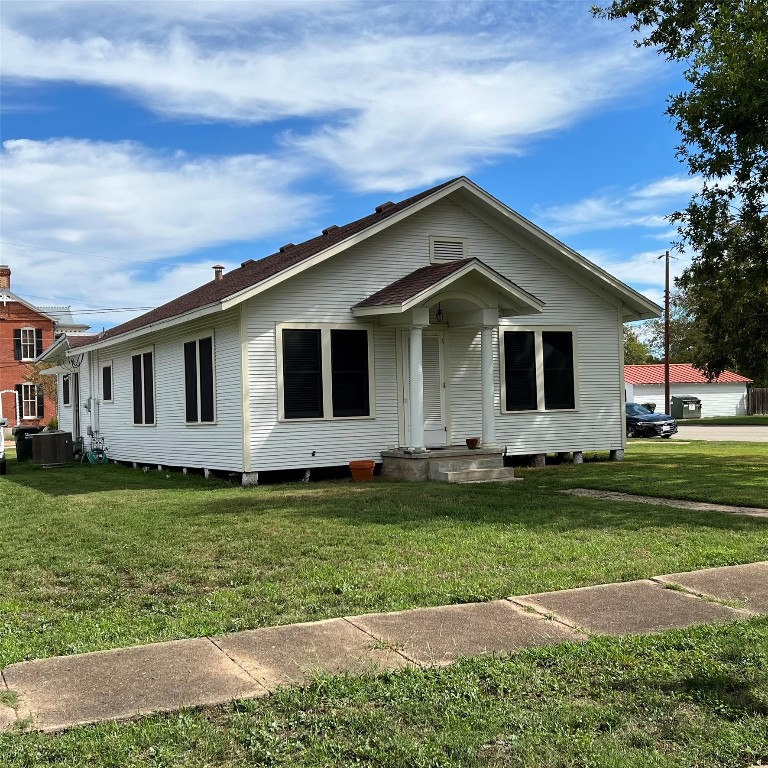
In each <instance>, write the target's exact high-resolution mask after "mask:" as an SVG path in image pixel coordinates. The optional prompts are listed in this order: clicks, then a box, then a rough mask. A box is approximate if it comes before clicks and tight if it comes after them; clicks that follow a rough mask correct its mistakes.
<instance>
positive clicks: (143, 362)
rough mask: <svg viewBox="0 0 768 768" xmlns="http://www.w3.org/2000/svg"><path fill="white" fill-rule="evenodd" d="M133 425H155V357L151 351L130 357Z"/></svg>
mask: <svg viewBox="0 0 768 768" xmlns="http://www.w3.org/2000/svg"><path fill="white" fill-rule="evenodd" d="M131 365H132V374H133V377H132V378H133V423H134V424H154V423H155V355H154V353H153V352H152V350H147V351H145V352H137V353H136V354H135V355H132V356H131Z"/></svg>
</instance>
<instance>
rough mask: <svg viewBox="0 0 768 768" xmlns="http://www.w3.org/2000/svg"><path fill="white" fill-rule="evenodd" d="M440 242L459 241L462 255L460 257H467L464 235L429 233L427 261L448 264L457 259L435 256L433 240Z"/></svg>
mask: <svg viewBox="0 0 768 768" xmlns="http://www.w3.org/2000/svg"><path fill="white" fill-rule="evenodd" d="M436 241H437V242H441V243H461V245H462V250H463V252H464V255H463V256H462V258H464V259H466V258H469V256H468V248H467V238H466V237H450V236H448V235H430V236H429V261H430V263H431V264H450V263H452V262H454V261H458V259H441V258H440V257H439V256H435V242H436Z"/></svg>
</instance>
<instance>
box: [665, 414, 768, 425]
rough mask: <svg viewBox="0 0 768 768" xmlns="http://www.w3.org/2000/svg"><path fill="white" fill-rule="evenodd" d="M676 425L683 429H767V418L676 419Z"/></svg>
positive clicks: (717, 417) (713, 417)
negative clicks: (721, 427) (699, 427)
mask: <svg viewBox="0 0 768 768" xmlns="http://www.w3.org/2000/svg"><path fill="white" fill-rule="evenodd" d="M677 423H678V424H679V425H680V426H684V427H694V426H701V427H712V426H718V425H723V426H729V427H768V416H710V417H708V418H706V419H678V420H677Z"/></svg>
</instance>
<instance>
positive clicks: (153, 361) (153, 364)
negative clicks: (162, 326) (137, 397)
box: [112, 346, 157, 429]
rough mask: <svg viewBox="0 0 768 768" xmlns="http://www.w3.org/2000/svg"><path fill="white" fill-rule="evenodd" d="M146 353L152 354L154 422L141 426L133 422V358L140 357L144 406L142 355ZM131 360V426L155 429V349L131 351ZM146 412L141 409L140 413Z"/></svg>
mask: <svg viewBox="0 0 768 768" xmlns="http://www.w3.org/2000/svg"><path fill="white" fill-rule="evenodd" d="M147 352H151V353H152V400H153V401H154V404H155V409H154V410H155V420H154V421H151V422H150V421H145V422H143V423H141V424H137V423H136V422H135V421H134V420H133V405H134V403H133V394H134V393H133V358H134V357H136V355H142V359H141V376H142V405H145V404H144V402H143V397H144V389H143V378H144V358H143V355H145V354H146V353H147ZM130 358H131V410H130V414H131V422H130V423H131V426H134V427H136V428H138V429H143V428H144V427H156V426H157V355H156V354H155V348H154V346H150V347H142V348H141V349H133V350H131V353H130ZM112 389H113V390H114V382H113V383H112ZM144 410H146V408H142V411H144Z"/></svg>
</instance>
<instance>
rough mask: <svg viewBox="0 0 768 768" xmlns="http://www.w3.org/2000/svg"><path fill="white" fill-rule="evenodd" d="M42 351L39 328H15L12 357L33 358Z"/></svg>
mask: <svg viewBox="0 0 768 768" xmlns="http://www.w3.org/2000/svg"><path fill="white" fill-rule="evenodd" d="M42 352H43V332H42V331H41V330H40V329H39V328H15V329H14V331H13V359H14V360H34V359H35V358H36V357H37V356H38V355H40V354H42Z"/></svg>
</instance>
